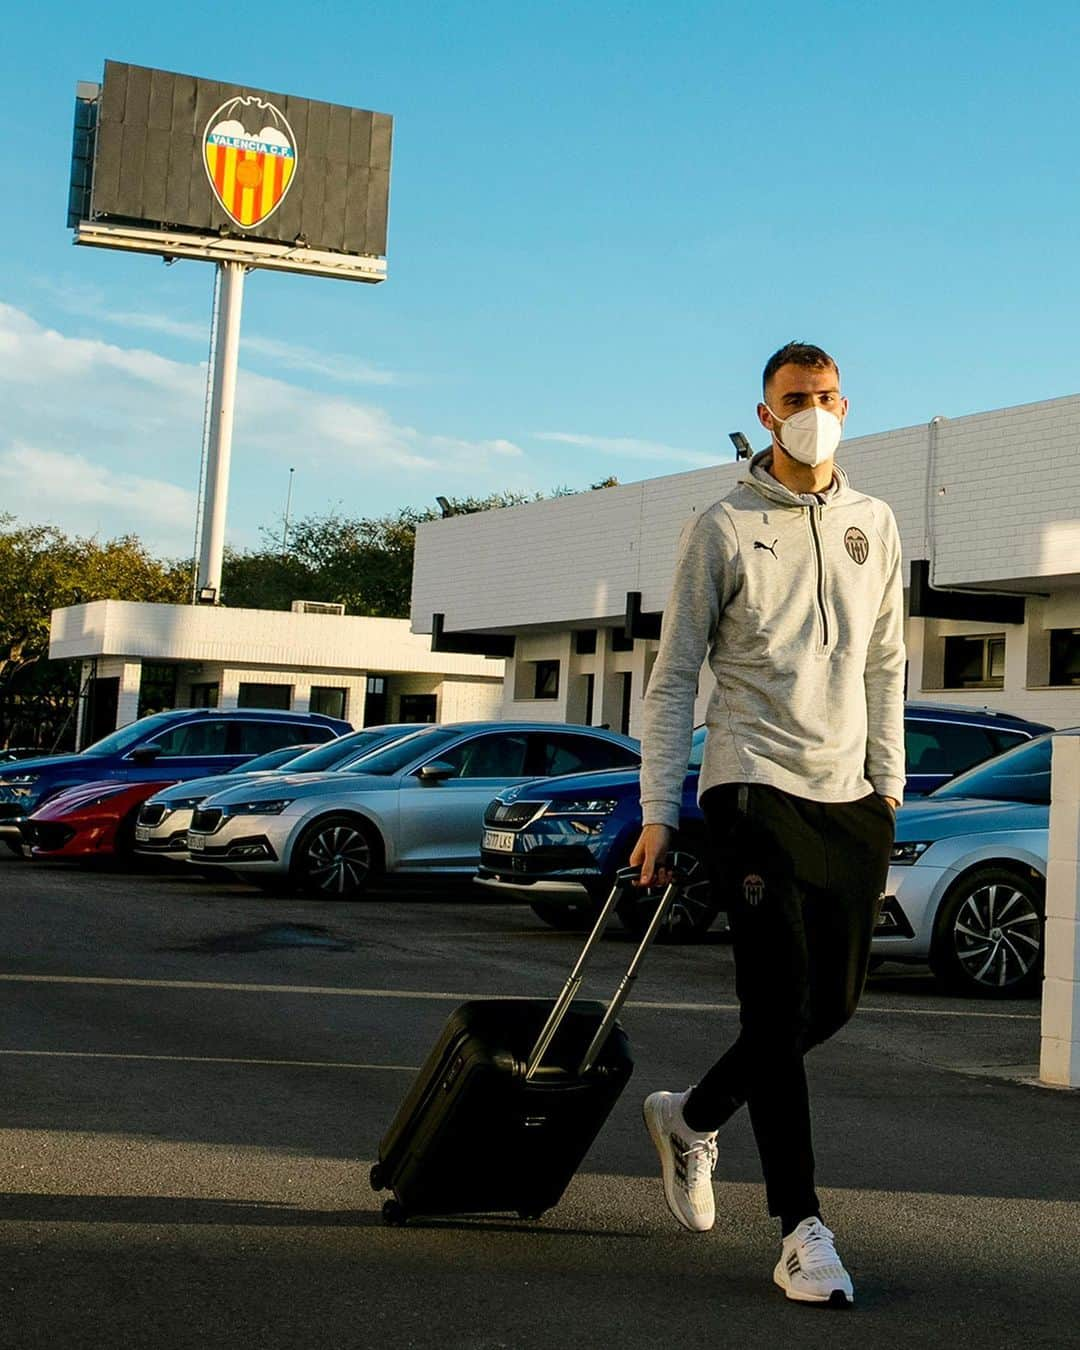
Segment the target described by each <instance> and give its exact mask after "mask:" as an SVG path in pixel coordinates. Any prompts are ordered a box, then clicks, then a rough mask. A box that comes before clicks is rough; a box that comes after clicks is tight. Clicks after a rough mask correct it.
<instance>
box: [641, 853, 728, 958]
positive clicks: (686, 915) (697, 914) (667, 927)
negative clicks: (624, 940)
mask: <svg viewBox="0 0 1080 1350" xmlns="http://www.w3.org/2000/svg"><path fill="white" fill-rule="evenodd" d="M675 856H676V860H677V862H678V864H679V866H680V867H681V868H682V870H683V872H684V875H685V880H684V881H683V884H682V886H681V887H680V888H679V891H678V894H677V895H676V896H675V899H674V901H673V903H672V905H671V908H670V909H669V910H668V912H667V914H666V915H665V917H664V922H663V924H662V925H661V928H660V932H659V933H658V934H657V935H656V936H657V941H659V942H697V941H698V940H699V939H700V938H702V937H703V936H704V935H705V934H706V933H707V932H708V931H709V928H710V927H711V925H712V922H713V920H714V919H715V918H716V916H717V914H719V912H720V908H721V907H720V905H719V904H718V902H717V901H716V900H715V899H714V896H713V882H712V877H711V876H710V874H709V869H708V868H707V866H706V865H705V849H704V847H703V845H702V844H701V843H700V842H699V841H697V840H691V841H690V842H689V844H679V846H678V847H677V848H676V850H675ZM659 899H660V893H659V892H658V891H655V890H650V891H646V890H633V891H629V892H627V894H626V895H624V896H623V897H622V898H621V899H620V901H619V903H618V905H617V906H616V911H615V912H616V913H617V914H618V916H619V918H620V919H621V920H622V925H623V927H624V928H625V929H626V930H627V931H628V932H629V933H632V934H633V936H634V937H637V938H640V937H642V936H644V933H645V930H646V929H647V928H648V926H649V922H650V920H651V919H652V917H653V915H654V914H655V913H656V906H657V903H658V901H659Z"/></svg>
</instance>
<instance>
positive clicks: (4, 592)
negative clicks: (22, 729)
mask: <svg viewBox="0 0 1080 1350" xmlns="http://www.w3.org/2000/svg"><path fill="white" fill-rule="evenodd" d="M187 578H188V572H187V569H186V568H185V566H184V565H183V564H180V563H174V562H163V561H161V560H159V559H157V558H154V557H152V556H151V554H150V553H149V552H148V551H147V549H146V548H145V546H144V545H143V544H142V543H141V542H140V540H139V539H137V538H136V537H135V536H134V535H124V536H121V537H120V538H117V539H109V540H106V541H105V542H101V541H100V540H98V539H93V538H80V537H77V536H74V537H73V536H69V535H67V534H65V533H64V532H63V531H62V530H60V529H58V528H57V527H56V526H55V525H18V524H16V522H15V520H14V518H13V517H11V516H0V741H3V740H6V739H7V731H6V730H5V729H6V728H10V726H11V722H12V718H13V708H14V705H15V704H17V703H19V702H20V700H22V701H23V702H25V701H26V699H37V698H38V697H41V698H45V699H46V700H47V699H48V698H49V697H50V693H49V691H50V689H51V688H52V686H53V685H54V684H55V685H56V686H57V687H60V686H64V685H65V681H67V682H70V681H69V673H68V672H66V671H65V670H62V669H58V670H57V671H56V677H55V680H50V679H49V672H48V671H45V670H40V669H37V668H38V667H39V665H40V664H41V663H43V662H45V660H46V659H47V657H48V652H49V623H50V617H51V614H52V611H53V610H54V609H59V608H62V607H63V606H65V605H77V604H81V603H82V602H84V601H88V600H158V601H165V602H169V601H172V602H176V601H182V600H185V599H187V592H188V579H187ZM67 664H68V663H59V662H58V663H56V665H57V666H58V667H60V666H66V665H67Z"/></svg>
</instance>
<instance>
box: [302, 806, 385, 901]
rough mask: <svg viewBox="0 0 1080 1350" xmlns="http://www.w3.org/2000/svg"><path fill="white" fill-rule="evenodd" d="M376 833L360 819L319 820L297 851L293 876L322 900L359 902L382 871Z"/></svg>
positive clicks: (347, 817)
mask: <svg viewBox="0 0 1080 1350" xmlns="http://www.w3.org/2000/svg"><path fill="white" fill-rule="evenodd" d="M379 863H380V849H379V844H378V839H377V836H376V834H375V831H374V830H373V829H372V827H371V826H369V825H367V824H365V823H364V822H363V821H361V820H358V819H357V817H356V816H345V815H339V816H326V817H325V818H324V819H323V820H317V821H316V822H315V824H314V825H312V826H311V828H310V829H309V830H308V831H307V833H306V834H304V835H303V836H302V837H301V839H300V840H299V841H298V843H297V845H296V848H295V849H294V850H293V857H292V868H291V872H292V876H293V878H294V879H295V881H296V883H297V884H298V885H299V886H300V888H301V889H302V890H303V891H304V892H305V893H306V894H308V895H311V896H315V897H317V898H318V899H320V900H356V899H358V898H359V897H360V896H361V895H362V894H363V893H364V891H365V890H366V889H367V887H368V885H369V884H370V882H371V880H372V877H373V876H374V875H375V873H376V872H377V871H378V868H379Z"/></svg>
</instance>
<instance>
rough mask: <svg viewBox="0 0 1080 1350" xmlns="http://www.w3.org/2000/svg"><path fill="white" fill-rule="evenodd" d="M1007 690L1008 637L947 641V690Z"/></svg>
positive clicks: (998, 636) (952, 638)
mask: <svg viewBox="0 0 1080 1350" xmlns="http://www.w3.org/2000/svg"><path fill="white" fill-rule="evenodd" d="M1004 687H1005V638H1004V636H1001V635H997V636H993V637H976V638H968V637H947V638H946V639H945V688H946V689H1003V688H1004Z"/></svg>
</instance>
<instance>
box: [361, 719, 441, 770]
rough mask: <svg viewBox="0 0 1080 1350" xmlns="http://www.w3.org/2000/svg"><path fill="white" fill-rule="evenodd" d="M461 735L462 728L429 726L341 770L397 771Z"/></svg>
mask: <svg viewBox="0 0 1080 1350" xmlns="http://www.w3.org/2000/svg"><path fill="white" fill-rule="evenodd" d="M460 735H461V732H460V730H458V731H454V730H451V729H449V728H447V727H428V728H427V729H426V730H425V731H416V732H414V733H413V734H412V735H411V736H406V737H405V738H404V739H403V740H400V741H395V742H394V744H393V745H388V746H387V747H386V749H385V750H376V751H375V753H374V754H373V755H365V756H364V757H363V759H361V760H358V761H357V762H356V763H355V764H347V765H346V766H345V768H343V769H342V771H341V772H342V773H377V774H390V773H397V772H398V770H399V769H403V768H404V767H405V765H406V764H411V763H412V761H413V760H414V759H418V758H419V757H420V756H421V755H430V754H434V753H435V751H436V750H441V749H442V747H443V746H444V745H448V744H449V743H450V742H451V741H453V740H456V739H457V737H458V736H460Z"/></svg>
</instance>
